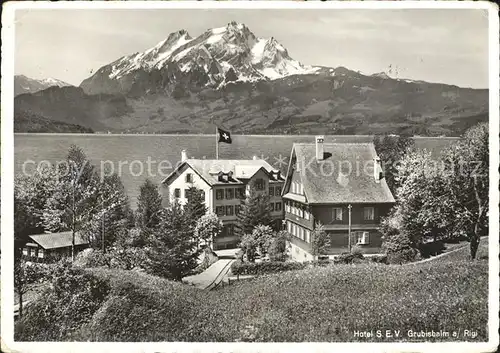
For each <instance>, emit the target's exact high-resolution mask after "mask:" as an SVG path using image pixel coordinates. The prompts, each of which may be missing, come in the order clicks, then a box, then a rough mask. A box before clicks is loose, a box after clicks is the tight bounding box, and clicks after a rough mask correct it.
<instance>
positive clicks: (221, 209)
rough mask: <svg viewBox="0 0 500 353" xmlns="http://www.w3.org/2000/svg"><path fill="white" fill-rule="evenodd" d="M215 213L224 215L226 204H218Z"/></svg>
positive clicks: (220, 215)
mask: <svg viewBox="0 0 500 353" xmlns="http://www.w3.org/2000/svg"><path fill="white" fill-rule="evenodd" d="M215 213H216V214H217V216H219V217H222V216H224V206H217V207H216V208H215Z"/></svg>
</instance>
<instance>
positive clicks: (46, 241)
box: [29, 231, 89, 250]
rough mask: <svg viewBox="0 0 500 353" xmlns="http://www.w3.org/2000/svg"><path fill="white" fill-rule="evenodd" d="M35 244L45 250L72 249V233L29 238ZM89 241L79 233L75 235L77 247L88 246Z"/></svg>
mask: <svg viewBox="0 0 500 353" xmlns="http://www.w3.org/2000/svg"><path fill="white" fill-rule="evenodd" d="M29 237H30V238H31V239H32V240H33V241H34V242H35V243H37V244H38V245H40V246H41V247H42V248H44V249H45V250H49V249H57V248H65V247H70V246H71V242H72V237H73V236H72V233H71V232H70V231H69V232H59V233H44V234H36V235H30V236H29ZM88 243H89V242H88V240H86V239H84V238H83V237H82V236H81V235H80V234H79V233H76V234H75V245H84V244H88Z"/></svg>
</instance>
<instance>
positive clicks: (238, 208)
mask: <svg viewBox="0 0 500 353" xmlns="http://www.w3.org/2000/svg"><path fill="white" fill-rule="evenodd" d="M240 212H241V205H236V206H234V213H235V214H238V213H240Z"/></svg>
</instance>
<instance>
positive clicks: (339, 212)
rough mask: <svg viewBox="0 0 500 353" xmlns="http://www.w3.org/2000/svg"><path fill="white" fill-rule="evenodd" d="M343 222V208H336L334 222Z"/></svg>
mask: <svg viewBox="0 0 500 353" xmlns="http://www.w3.org/2000/svg"><path fill="white" fill-rule="evenodd" d="M341 220H342V207H334V208H333V221H341Z"/></svg>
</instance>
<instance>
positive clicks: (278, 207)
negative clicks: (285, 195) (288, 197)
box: [274, 202, 281, 211]
mask: <svg viewBox="0 0 500 353" xmlns="http://www.w3.org/2000/svg"><path fill="white" fill-rule="evenodd" d="M274 209H275V210H276V211H281V202H276V207H275V208H274Z"/></svg>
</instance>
